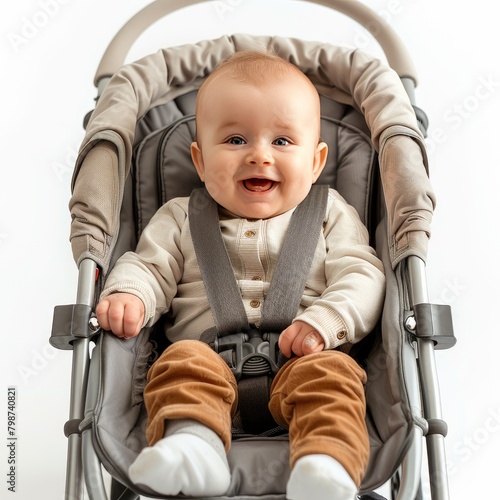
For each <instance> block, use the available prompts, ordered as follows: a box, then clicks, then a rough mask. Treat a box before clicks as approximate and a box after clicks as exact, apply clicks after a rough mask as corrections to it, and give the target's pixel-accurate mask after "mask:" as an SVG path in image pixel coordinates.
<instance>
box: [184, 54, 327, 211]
mask: <svg viewBox="0 0 500 500" xmlns="http://www.w3.org/2000/svg"><path fill="white" fill-rule="evenodd" d="M196 126H197V142H194V143H193V144H192V146H191V154H192V157H193V161H194V164H195V166H196V169H197V171H198V174H199V175H200V177H201V179H202V180H203V181H204V182H205V186H206V188H207V190H208V192H209V193H210V194H211V196H212V197H213V198H214V199H215V200H216V201H217V202H218V203H219V204H220V205H222V206H223V207H225V208H226V209H228V210H229V211H230V212H232V213H234V214H236V215H238V216H240V217H245V218H252V219H266V218H269V217H273V216H276V215H279V214H281V213H284V212H286V211H288V210H291V209H292V208H294V207H295V206H297V205H298V204H299V203H300V202H301V201H302V200H303V199H304V198H305V197H306V196H307V194H308V193H309V190H310V188H311V185H312V184H313V183H314V182H315V181H316V180H317V178H318V177H319V175H320V173H321V171H322V169H323V167H324V164H325V161H326V156H327V146H326V144H325V143H323V142H321V140H320V105H319V96H318V93H317V91H316V89H315V87H314V86H313V85H312V83H311V82H310V80H309V79H308V78H307V77H306V76H305V75H304V74H303V73H302V72H301V71H300V70H299V69H298V68H296V67H295V66H293V65H292V64H290V63H289V62H287V61H285V60H284V59H281V58H279V57H277V56H274V55H270V54H266V53H261V52H253V51H245V52H238V53H236V54H235V55H234V56H233V57H231V58H230V59H228V60H227V61H225V62H223V63H222V64H221V65H220V66H219V67H218V68H217V69H216V70H215V71H214V72H213V73H212V74H211V75H210V76H209V77H208V78H207V79H206V81H205V82H204V83H203V85H202V87H201V88H200V91H199V93H198V100H197V105H196Z"/></svg>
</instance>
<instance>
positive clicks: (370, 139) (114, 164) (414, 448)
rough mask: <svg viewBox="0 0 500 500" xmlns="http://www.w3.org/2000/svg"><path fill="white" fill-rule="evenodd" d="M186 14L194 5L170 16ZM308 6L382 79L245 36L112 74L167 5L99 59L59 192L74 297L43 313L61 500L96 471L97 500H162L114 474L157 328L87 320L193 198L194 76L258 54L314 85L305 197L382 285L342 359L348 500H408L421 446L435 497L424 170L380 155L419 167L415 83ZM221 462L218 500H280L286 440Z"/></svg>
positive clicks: (328, 53)
mask: <svg viewBox="0 0 500 500" xmlns="http://www.w3.org/2000/svg"><path fill="white" fill-rule="evenodd" d="M190 3H195V2H192V1H186V2H185V5H188V4H190ZM319 3H323V4H327V5H328V6H330V7H332V8H333V9H336V10H338V11H340V12H342V13H344V14H347V15H349V16H350V17H351V18H353V19H354V20H356V21H358V22H360V23H361V24H362V25H364V26H366V27H369V26H374V25H376V26H377V30H376V31H377V39H378V41H379V43H380V44H381V46H382V48H383V49H384V51H385V53H386V55H387V57H388V61H389V64H390V66H392V68H394V70H395V71H393V70H391V69H389V68H387V67H386V66H385V65H383V64H382V63H381V62H380V61H378V60H376V59H374V58H371V57H370V56H368V55H367V54H364V53H362V52H360V51H358V50H351V49H346V48H340V47H335V46H328V45H324V44H318V43H313V42H303V41H299V40H295V39H286V38H279V37H253V36H248V35H233V36H226V37H222V38H220V39H218V40H211V41H205V42H200V43H197V44H193V45H185V46H182V47H174V48H169V49H163V50H160V51H158V52H157V53H156V54H152V55H150V56H146V57H145V58H143V59H141V60H140V61H137V62H136V63H133V64H130V65H125V66H123V67H120V66H121V64H122V62H123V60H124V59H125V56H126V54H127V52H128V49H129V48H130V46H131V45H132V43H133V42H134V40H135V39H136V38H137V36H138V35H139V34H140V33H141V32H142V31H143V30H144V29H145V28H146V27H148V26H149V25H150V24H152V23H153V22H154V21H156V20H157V19H158V18H160V17H162V16H164V15H166V14H168V13H169V12H170V11H171V10H173V9H174V8H175V7H178V6H177V5H175V6H172V2H169V1H161V0H158V1H155V2H153V3H152V4H150V5H149V6H148V7H146V8H145V9H143V10H142V11H141V12H139V13H138V14H137V15H136V16H135V17H134V18H132V19H131V20H130V21H129V23H127V24H126V25H125V27H124V28H123V29H122V30H121V31H120V32H119V33H118V34H117V36H116V37H115V39H114V40H113V41H112V43H111V44H110V45H109V47H108V50H107V51H106V53H105V55H104V57H103V58H102V60H101V64H100V66H99V68H98V71H97V75H96V80H95V84H96V86H97V89H98V98H97V106H96V109H95V110H94V111H93V112H92V113H90V114H89V115H88V116H87V117H86V118H85V125H86V127H87V133H86V137H85V139H84V142H83V144H82V147H81V149H80V153H79V157H78V159H77V165H76V168H75V173H74V178H73V198H72V203H71V204H72V217H73V223H72V234H71V239H72V247H73V253H74V255H75V259H76V261H77V263H78V266H79V279H78V289H77V297H76V301H75V304H70V305H65V306H57V307H56V308H55V311H54V321H53V327H52V335H51V338H50V342H51V344H52V345H53V346H55V347H58V348H60V349H68V350H73V368H72V386H71V406H70V416H69V420H68V422H67V423H66V426H65V434H66V436H67V437H68V468H67V482H66V496H65V498H67V499H68V500H69V499H71V500H73V499H74V500H76V499H83V496H84V489H86V491H87V492H88V495H89V497H90V498H91V499H92V500H94V499H103V500H104V499H107V498H108V493H107V492H106V488H105V485H104V480H103V475H102V467H103V466H104V468H105V469H106V470H107V471H108V473H109V474H110V475H111V477H112V484H111V493H110V496H111V499H112V500H117V499H137V498H138V496H139V495H144V496H146V497H153V498H165V497H160V496H159V495H157V494H155V492H152V491H146V490H141V489H139V488H138V487H137V486H135V485H133V484H132V483H131V482H130V479H129V478H128V475H127V470H128V467H129V465H130V464H131V463H132V462H133V461H134V459H135V458H136V457H137V455H138V453H139V452H140V451H141V449H142V448H143V447H144V446H146V445H147V444H146V439H145V419H146V415H145V410H144V407H143V404H142V402H143V400H142V391H143V389H144V386H145V382H146V372H147V369H148V367H149V366H150V364H151V363H152V361H153V360H154V359H155V357H156V356H158V355H159V353H161V351H162V349H163V348H164V347H165V344H164V334H163V325H162V324H157V325H155V327H151V328H145V329H144V330H143V332H142V333H141V335H139V336H138V337H136V338H134V339H131V340H127V341H125V342H124V341H123V340H121V339H118V338H116V337H115V336H113V335H109V334H105V333H103V332H102V330H101V329H100V327H99V325H98V324H97V323H96V320H95V316H94V313H93V310H94V307H95V304H96V298H97V297H98V295H99V293H100V290H101V289H102V286H103V283H104V280H105V278H106V274H107V272H108V271H109V270H110V269H111V268H112V266H113V264H114V262H115V261H116V259H117V258H118V257H119V256H120V255H122V254H123V253H124V252H125V251H127V250H130V249H134V248H135V245H136V243H137V241H138V238H139V236H140V234H141V232H142V230H143V228H144V227H145V226H146V224H147V223H148V221H149V220H150V218H151V217H152V215H153V214H154V213H155V212H156V210H157V209H158V207H159V206H161V205H162V204H163V203H165V202H166V201H168V200H169V199H171V198H173V197H178V196H189V195H190V193H191V191H192V190H193V189H194V188H197V187H201V185H202V184H201V181H200V180H199V179H198V177H197V175H196V171H195V169H194V166H193V165H192V163H191V159H190V156H189V144H190V143H191V142H192V140H193V138H194V133H195V129H194V104H195V99H196V92H197V89H198V88H199V86H200V85H201V83H202V82H203V80H204V78H205V77H206V76H207V75H208V74H209V73H210V72H211V71H212V70H213V69H214V67H215V66H216V65H217V64H218V63H219V62H220V61H221V60H222V59H224V58H225V57H227V56H228V55H229V54H230V53H232V52H234V51H237V50H245V49H255V48H259V47H266V46H270V47H272V48H273V49H274V51H275V52H276V53H278V54H279V55H280V56H282V57H284V58H286V59H288V60H290V61H291V62H293V63H294V64H296V65H297V66H298V67H299V68H300V69H301V70H302V71H303V72H304V73H305V74H306V75H307V76H309V77H310V79H311V81H312V82H313V83H314V84H315V86H316V87H317V89H318V91H319V93H320V96H321V109H322V139H323V140H324V141H325V142H327V143H328V145H329V150H330V151H331V153H330V155H329V159H328V162H327V166H326V167H325V169H324V171H323V173H322V175H321V177H320V179H319V180H318V183H319V184H327V185H330V186H332V187H334V188H335V189H337V190H338V191H339V192H340V193H341V194H342V196H343V197H344V198H345V199H346V200H347V201H348V202H349V203H350V204H351V205H353V206H354V207H355V208H356V209H357V211H358V213H359V215H360V217H361V220H362V221H363V222H364V224H365V225H366V226H367V228H368V230H369V233H370V235H371V244H372V245H373V246H374V248H375V249H376V251H377V253H378V255H379V257H380V258H381V259H382V261H383V263H384V267H385V271H386V278H387V289H386V298H385V303H384V310H383V315H382V318H381V321H380V325H379V327H378V328H377V329H376V331H374V332H373V333H372V334H371V335H370V336H369V340H368V341H367V342H363V343H362V345H360V346H358V349H357V353H356V356H357V357H358V358H359V359H360V360H361V361H362V363H363V365H364V367H365V369H366V371H367V374H368V383H367V386H366V398H367V416H366V421H367V425H368V429H369V433H370V447H371V451H370V461H369V465H368V470H367V472H366V475H365V477H364V479H363V482H362V485H361V488H360V491H359V495H358V497H359V498H360V499H365V500H367V499H377V498H382V497H381V496H380V495H378V494H376V493H374V492H373V490H375V489H376V488H378V487H379V486H381V485H383V484H385V483H386V482H387V481H390V482H391V498H392V499H396V498H397V499H400V500H401V499H404V500H414V499H419V498H422V495H423V492H422V485H421V479H420V470H421V462H422V449H423V437H424V436H425V438H426V445H427V452H428V463H429V475H430V488H431V495H432V498H433V500H446V499H448V498H449V495H448V486H447V475H446V463H445V462H446V461H445V451H444V436H445V435H446V423H445V422H444V421H443V419H442V416H441V408H440V401H439V389H438V382H437V374H436V367H435V361H434V349H443V348H448V347H451V346H453V345H454V343H455V338H454V335H453V328H452V322H451V311H450V309H449V307H448V306H442V305H435V304H429V302H428V298H427V293H426V281H425V258H426V242H427V238H428V219H429V217H428V215H429V214H428V213H427V216H425V215H424V216H423V215H422V213H424V212H426V211H427V212H428V207H426V206H423V207H422V206H416V207H415V206H414V200H415V199H421V198H425V197H426V196H427V192H426V190H428V189H429V188H428V187H427V181H428V179H427V172H426V171H425V169H422V168H421V165H422V162H421V161H420V163H418V166H419V167H420V168H419V169H418V170H414V171H412V170H411V169H410V167H411V166H412V161H413V160H412V158H407V157H405V155H404V152H400V153H399V154H394V152H393V153H392V154H385V155H384V145H385V143H386V141H387V140H388V139H389V138H390V137H393V136H394V135H403V136H405V137H409V138H411V139H412V140H414V141H415V142H416V143H418V144H419V145H420V147H421V150H422V154H423V156H424V161H425V148H424V146H423V134H425V129H426V127H427V120H426V117H425V114H424V113H423V112H422V111H421V110H419V109H418V108H417V107H416V106H415V104H414V87H415V82H416V77H415V71H414V69H413V67H412V64H411V62H410V58H409V57H408V54H407V53H406V51H405V49H404V47H403V46H402V44H401V42H400V40H399V38H398V37H397V35H396V34H395V33H394V32H393V31H392V30H391V29H390V28H389V27H388V26H387V24H386V23H385V22H384V21H383V20H382V19H380V18H379V17H378V16H377V15H376V14H374V13H373V12H371V11H370V10H369V9H367V8H366V7H365V6H364V5H363V4H361V3H358V2H356V1H349V2H345V1H341V0H330V1H328V2H319ZM174 4H175V2H174ZM182 6H184V5H182ZM398 75H399V78H398ZM401 82H402V83H401ZM139 95H140V99H139V98H138V96H139ZM100 141H109V142H111V143H112V144H114V146H115V147H116V151H117V154H116V157H110V159H109V163H107V164H105V165H95V166H94V167H95V168H94V169H93V170H92V168H90V169H89V170H88V171H86V170H85V169H82V168H81V166H82V161H83V159H84V158H85V157H86V156H88V155H89V154H91V151H92V148H93V147H95V146H96V145H97V144H99V143H100ZM377 153H379V154H377ZM409 169H410V170H409ZM406 207H408V209H406ZM401 214H404V216H403V215H401ZM91 342H92V343H95V346H94V347H93V349H92V352H91V356H90V354H89V351H90V344H91ZM228 460H229V464H230V468H231V476H232V481H231V485H230V488H229V489H228V491H227V492H226V494H225V496H223V497H217V498H219V499H236V500H247V499H248V500H249V499H260V500H284V499H285V494H284V492H285V487H286V482H287V479H288V475H289V469H288V440H287V437H286V436H283V435H279V436H274V437H273V436H262V435H250V436H248V435H245V436H243V437H238V438H237V439H236V438H235V439H233V443H232V446H231V451H230V453H229V456H228ZM172 498H174V497H172ZM175 498H178V497H175ZM183 498H185V497H183ZM207 500H209V499H207ZM213 500H215V499H213Z"/></svg>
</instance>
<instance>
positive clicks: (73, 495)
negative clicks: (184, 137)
mask: <svg viewBox="0 0 500 500" xmlns="http://www.w3.org/2000/svg"><path fill="white" fill-rule="evenodd" d="M201 1H203V0H157V1H154V2H153V3H151V4H150V5H148V6H147V7H145V8H144V9H143V10H142V11H140V12H139V13H138V14H137V15H136V16H134V17H133V18H132V19H130V21H129V22H128V23H127V24H126V25H125V26H124V27H123V28H122V30H121V31H119V33H117V35H116V36H115V38H114V39H113V40H112V42H111V43H110V45H109V46H108V49H107V50H106V52H105V54H104V56H103V57H102V60H101V63H100V65H99V68H98V70H97V73H96V77H95V82H94V83H95V85H96V87H97V89H98V97H99V96H100V95H101V93H102V91H103V89H104V87H105V86H106V84H107V82H108V80H109V78H110V77H111V75H112V74H113V73H114V71H115V70H116V69H118V67H119V66H120V65H121V64H122V63H123V61H124V59H125V56H126V54H127V53H128V50H129V48H130V47H131V45H132V43H133V42H134V41H135V40H136V38H137V37H138V36H139V35H140V34H141V33H142V32H143V31H144V30H145V29H146V28H147V27H148V26H149V25H150V24H151V23H152V21H153V20H157V19H159V18H161V17H163V16H165V15H167V14H169V13H171V12H173V11H175V10H177V9H179V8H181V7H185V6H188V5H192V4H196V3H200V2H201ZM312 3H318V4H322V5H324V6H327V7H330V8H332V9H334V10H336V11H339V12H341V13H343V14H346V15H347V16H349V17H351V18H352V19H354V20H355V21H357V22H359V23H360V24H361V25H363V26H364V27H365V28H367V29H368V30H369V31H371V33H372V35H373V36H374V37H375V38H376V40H377V41H378V43H379V44H380V46H381V47H382V49H383V50H384V52H385V53H386V55H387V58H388V61H389V64H390V66H391V67H393V69H395V70H396V72H397V73H398V74H399V75H400V76H401V80H402V82H403V85H404V87H405V89H406V91H407V93H408V95H409V97H410V101H411V103H412V104H413V105H415V95H414V88H415V81H416V78H415V72H414V70H413V68H412V65H411V62H409V61H411V60H410V58H409V56H408V53H407V51H406V49H405V48H404V46H403V44H402V43H401V40H400V39H399V37H398V35H397V34H396V33H395V32H394V31H393V30H392V28H391V27H390V26H388V25H387V23H386V22H385V21H384V20H383V19H382V18H381V17H380V16H378V15H377V14H375V13H374V12H372V11H371V10H370V9H368V8H367V7H366V6H365V5H363V4H361V3H359V2H357V1H353V0H315V1H313V2H312ZM415 110H416V113H417V117H418V119H419V121H420V122H421V123H422V125H423V127H424V128H426V125H427V124H426V117H425V115H424V114H423V113H422V112H421V111H420V110H418V108H416V107H415ZM406 266H407V273H408V280H409V284H410V290H409V292H410V297H409V299H410V305H411V313H410V314H409V315H408V317H407V318H406V324H405V326H406V329H407V330H408V332H409V333H411V334H412V335H414V337H415V342H416V355H417V358H418V361H417V365H418V371H419V377H420V381H421V385H422V386H424V387H425V388H426V390H425V392H424V393H422V394H420V393H419V391H414V394H412V395H411V396H410V397H411V398H413V400H412V406H414V407H417V408H420V407H422V414H423V417H424V419H425V420H426V421H427V427H428V431H427V433H426V435H425V437H426V447H427V454H428V463H429V472H430V480H431V481H430V483H431V484H430V487H431V496H432V499H433V500H448V499H449V492H448V481H447V471H446V457H445V444H444V437H445V435H446V423H445V422H444V421H443V417H442V410H441V402H440V394H439V386H438V379H437V368H436V362H435V357H434V350H435V349H436V348H447V347H451V346H452V345H453V344H454V343H455V339H454V337H453V333H452V326H451V315H450V312H449V310H448V309H447V307H446V306H442V307H441V306H435V305H431V304H429V300H428V294H427V281H426V270H425V263H424V261H423V260H422V259H420V258H418V257H414V256H411V257H409V258H408V259H407V262H406ZM97 272H98V269H97V265H96V263H95V262H94V261H92V260H91V259H85V260H83V261H82V262H81V264H80V266H79V277H78V286H77V295H76V301H75V305H73V306H71V320H69V325H70V326H69V330H67V331H66V332H65V333H64V335H61V333H60V328H59V327H54V332H53V336H52V337H51V343H52V345H54V346H56V347H58V348H61V349H72V350H73V361H72V376H71V380H72V383H71V396H70V409H69V420H68V422H67V424H66V426H65V434H66V435H67V437H68V457H67V458H68V462H67V473H66V494H65V498H66V499H67V500H69V499H71V500H77V499H82V498H83V489H84V485H85V484H86V486H87V490H88V492H89V495H90V497H91V499H94V498H102V499H105V498H108V497H107V494H106V491H105V489H104V483H103V479H102V472H101V464H100V462H99V459H98V458H97V455H96V453H95V451H94V449H93V447H92V443H91V440H92V436H91V433H90V432H88V431H84V432H83V433H81V432H80V431H79V430H78V428H79V425H80V423H81V422H82V420H83V418H84V412H85V401H86V397H87V382H88V378H89V367H90V355H89V350H90V343H91V340H92V338H93V336H94V335H95V332H96V330H97V329H98V325H96V324H95V323H94V320H93V318H92V314H91V312H92V308H93V307H94V304H95V296H94V295H95V286H96V275H97ZM59 307H66V306H59ZM57 309H58V308H56V311H57ZM58 314H59V313H58ZM66 314H67V313H66ZM55 316H56V314H55ZM57 323H58V325H59V324H60V323H59V322H57ZM55 324H56V320H54V325H55ZM55 330H57V331H55ZM443 332H444V333H443ZM424 427H425V426H424ZM423 436H424V432H423V430H422V429H421V428H420V427H416V428H415V433H414V437H413V443H412V446H411V448H410V450H409V451H408V453H407V455H406V456H405V458H404V460H403V462H402V465H401V470H400V473H399V488H398V491H397V497H394V498H397V499H398V500H406V499H411V500H413V499H415V498H416V497H417V495H418V494H419V493H418V491H419V486H420V471H421V463H422V455H423V446H422V442H423ZM82 450H83V452H82ZM84 473H85V479H84V477H83V474H84ZM113 494H114V495H116V493H112V495H113ZM115 498H118V497H117V496H115ZM119 498H123V499H126V498H137V495H136V494H135V493H133V492H130V491H125V492H123V494H122V495H121V496H120V497H119ZM364 498H370V497H369V496H364Z"/></svg>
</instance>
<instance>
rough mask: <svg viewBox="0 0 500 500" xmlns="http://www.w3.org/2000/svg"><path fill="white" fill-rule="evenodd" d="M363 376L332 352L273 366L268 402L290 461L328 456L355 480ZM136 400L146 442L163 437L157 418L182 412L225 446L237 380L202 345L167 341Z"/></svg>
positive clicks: (361, 458) (364, 449)
mask: <svg viewBox="0 0 500 500" xmlns="http://www.w3.org/2000/svg"><path fill="white" fill-rule="evenodd" d="M365 382H366V374H365V372H364V370H363V369H362V368H361V367H360V366H359V365H358V364H357V363H356V362H355V361H354V360H353V359H352V358H351V357H350V356H349V355H347V354H345V353H343V352H340V351H322V352H319V353H316V354H309V355H307V356H303V357H298V358H292V359H291V360H289V361H288V362H287V363H286V364H285V365H284V366H283V367H282V368H281V369H280V370H279V372H278V373H277V375H276V377H275V378H274V381H273V384H272V387H271V397H270V402H269V409H270V411H271V414H272V415H273V417H274V419H275V420H276V422H277V423H278V424H279V425H281V426H282V427H284V428H287V429H288V431H289V436H290V462H291V466H292V467H293V465H294V464H295V462H296V461H297V460H298V459H299V458H301V457H303V456H305V455H310V454H317V453H318V454H325V455H329V456H331V457H333V458H334V459H335V460H337V461H338V462H339V463H341V464H342V466H343V467H344V468H345V469H346V470H347V472H348V473H349V474H350V476H351V477H352V479H353V481H354V482H355V484H356V485H357V486H359V484H360V483H361V479H362V478H363V475H364V472H365V469H366V466H367V463H368V457H369V442H368V433H367V429H366V424H365V411H366V407H365V396H364V383H365ZM144 399H145V404H146V409H147V412H148V425H147V430H146V435H147V439H148V442H149V443H150V445H153V444H154V443H156V442H157V441H158V440H160V439H161V438H162V437H163V436H164V432H165V420H173V419H180V418H183V419H184V418H188V419H194V420H197V421H198V422H200V423H202V424H204V425H206V426H207V427H209V428H210V429H212V430H213V431H215V432H216V433H217V434H218V435H219V436H220V438H221V440H222V442H223V443H224V446H225V449H226V451H228V450H229V448H230V445H231V422H232V417H233V416H234V413H235V412H236V409H237V406H238V388H237V383H236V380H235V378H234V376H233V374H232V372H231V370H230V369H229V367H228V366H227V364H226V363H225V362H224V361H223V360H222V358H221V357H220V356H219V355H218V354H216V353H215V352H214V351H213V350H212V349H211V348H210V347H209V346H208V345H207V344H205V343H203V342H200V341H197V340H183V341H179V342H176V343H174V344H172V345H171V346H170V347H168V348H167V349H166V350H165V352H164V353H163V354H162V355H161V356H160V358H159V359H158V360H157V361H156V362H155V363H154V365H153V366H152V367H151V369H150V371H149V373H148V384H147V386H146V389H145V392H144Z"/></svg>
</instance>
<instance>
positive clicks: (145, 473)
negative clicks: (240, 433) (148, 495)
mask: <svg viewBox="0 0 500 500" xmlns="http://www.w3.org/2000/svg"><path fill="white" fill-rule="evenodd" d="M214 434H215V433H214ZM219 441H220V440H219ZM221 444H222V443H221ZM129 476H130V479H131V481H132V482H133V483H134V484H137V485H143V486H147V487H149V488H151V489H152V490H153V491H155V492H156V493H159V494H161V495H178V494H179V493H183V494H184V495H188V496H202V495H206V496H213V495H222V494H224V493H225V492H226V491H227V489H228V488H229V483H230V480H231V476H230V472H229V466H228V463H227V459H226V457H225V455H224V456H223V458H222V457H221V455H220V453H219V452H217V450H216V449H215V448H214V447H213V446H211V445H210V444H209V443H208V442H207V441H205V440H204V439H202V438H201V437H199V436H197V435H195V434H190V433H184V432H178V433H176V434H172V435H170V436H167V437H165V438H163V439H161V440H160V441H158V442H157V443H156V444H155V445H154V446H152V447H149V448H144V449H143V450H142V451H141V453H140V454H139V456H138V457H137V458H136V460H135V461H134V463H133V464H132V465H131V466H130V468H129Z"/></svg>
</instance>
